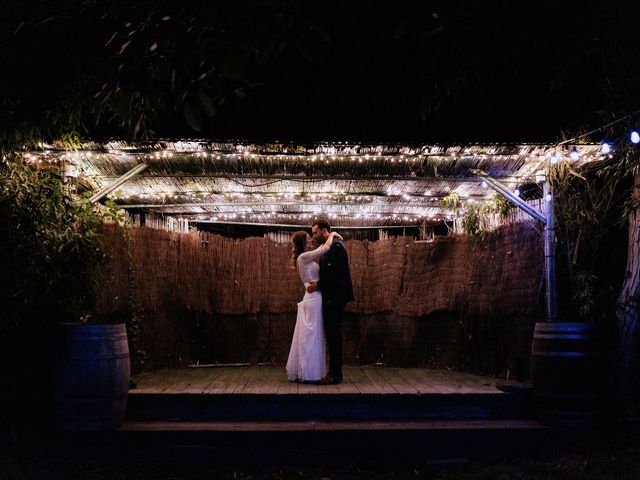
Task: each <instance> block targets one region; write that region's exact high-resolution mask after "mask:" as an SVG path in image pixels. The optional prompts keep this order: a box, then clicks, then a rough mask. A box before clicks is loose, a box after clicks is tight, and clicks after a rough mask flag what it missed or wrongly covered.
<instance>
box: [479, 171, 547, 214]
mask: <svg viewBox="0 0 640 480" xmlns="http://www.w3.org/2000/svg"><path fill="white" fill-rule="evenodd" d="M470 171H471V173H473V174H475V175H478V176H479V177H480V178H482V179H483V180H484V181H485V182H487V185H489V186H490V187H491V188H493V189H494V190H495V191H496V192H498V193H499V194H500V195H502V196H503V197H506V198H507V200H509V201H511V202H513V203H514V204H515V205H516V206H517V207H518V208H520V209H521V210H524V211H525V212H527V213H528V214H529V215H531V216H532V217H533V218H535V219H536V220H539V221H540V222H542V223H543V224H546V223H547V220H546V219H545V217H544V216H543V215H542V214H541V213H540V212H538V211H537V210H536V209H534V208H532V207H531V206H530V205H529V204H528V203H527V202H525V201H524V200H522V199H521V198H520V197H516V196H515V195H514V194H513V193H511V191H510V190H509V188H508V187H505V186H504V185H503V184H501V183H500V182H499V181H498V180H496V179H495V178H491V177H490V176H489V175H487V174H486V173H485V172H484V171H482V170H477V169H471V170H470Z"/></svg>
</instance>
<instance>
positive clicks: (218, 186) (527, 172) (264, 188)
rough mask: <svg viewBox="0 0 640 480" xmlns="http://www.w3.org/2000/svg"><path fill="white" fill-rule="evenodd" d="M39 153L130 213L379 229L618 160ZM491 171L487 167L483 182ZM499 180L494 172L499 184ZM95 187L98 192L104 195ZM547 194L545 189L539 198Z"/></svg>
mask: <svg viewBox="0 0 640 480" xmlns="http://www.w3.org/2000/svg"><path fill="white" fill-rule="evenodd" d="M41 147H42V148H41V149H40V150H37V151H32V152H29V153H28V154H27V155H26V158H27V160H28V161H30V162H36V163H43V164H49V165H52V166H60V169H61V171H62V174H63V178H64V179H65V181H67V180H69V179H71V178H75V182H74V184H75V185H76V187H77V188H78V191H80V192H82V191H85V192H90V193H92V194H94V197H93V198H94V200H96V201H97V200H99V199H100V198H102V197H105V196H108V197H110V198H112V199H113V200H114V201H115V202H116V204H117V205H119V206H120V207H121V208H123V209H125V210H127V211H129V212H139V213H147V214H158V215H163V216H171V217H174V218H176V219H181V220H182V221H184V222H188V223H208V222H212V223H229V224H234V223H238V224H247V225H273V226H278V225H280V226H299V225H305V226H308V225H309V221H310V220H311V219H313V218H316V217H319V216H324V217H327V218H328V219H329V220H330V221H331V222H332V224H334V225H336V226H342V227H349V228H382V227H393V226H416V225H419V224H423V225H424V224H436V223H440V222H442V221H446V220H451V219H453V217H454V216H455V215H456V213H459V212H456V211H454V209H453V208H451V206H450V204H449V205H447V202H443V200H445V199H447V198H449V199H450V198H452V197H455V198H456V200H457V201H458V202H459V204H460V205H462V206H463V208H464V207H468V206H470V205H474V204H475V205H478V206H481V205H483V204H487V203H489V202H491V201H492V198H493V196H494V195H495V194H494V192H493V191H492V190H491V189H490V188H488V187H492V188H494V189H495V190H498V189H497V188H496V187H495V185H493V184H495V183H496V182H498V184H499V185H501V186H502V187H503V190H504V191H508V192H515V195H518V194H519V192H518V189H519V187H521V186H522V185H531V184H534V183H536V182H539V181H540V178H541V176H542V178H544V175H545V172H546V168H547V167H548V166H549V165H552V164H555V163H562V162H566V163H567V164H569V165H570V166H571V167H572V168H574V169H577V170H580V169H583V168H585V167H586V166H587V165H589V164H591V163H592V162H600V161H603V160H606V159H607V158H610V157H611V153H610V152H609V149H608V148H602V145H600V144H594V143H588V144H566V143H564V144H485V145H480V144H474V145H448V146H447V145H415V144H414V145H398V144H349V143H317V144H293V143H278V142H273V143H260V144H257V143H247V142H242V141H237V142H233V141H224V142H217V141H205V140H188V141H173V140H168V141H154V142H123V141H107V142H93V141H88V142H84V143H82V144H81V145H80V147H79V148H78V149H77V150H75V151H68V150H64V149H61V148H56V146H55V145H42V146H41ZM483 174H486V177H487V180H489V182H487V181H485V179H484V177H483ZM492 180H493V181H492ZM96 192H97V193H96ZM539 197H540V195H538V198H539Z"/></svg>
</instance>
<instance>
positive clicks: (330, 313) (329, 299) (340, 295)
mask: <svg viewBox="0 0 640 480" xmlns="http://www.w3.org/2000/svg"><path fill="white" fill-rule="evenodd" d="M318 287H319V288H320V291H321V292H322V315H323V317H324V331H325V336H326V338H327V346H328V347H329V373H328V375H329V376H331V377H333V379H334V380H336V381H342V331H341V326H342V311H343V310H344V307H345V305H346V304H347V302H351V301H352V300H353V285H352V284H351V272H350V271H349V257H348V256H347V250H346V249H345V248H344V245H343V244H342V242H341V241H339V240H336V239H334V240H333V243H332V244H331V248H330V249H329V251H328V252H327V253H326V254H324V255H323V256H322V258H320V280H319V281H318Z"/></svg>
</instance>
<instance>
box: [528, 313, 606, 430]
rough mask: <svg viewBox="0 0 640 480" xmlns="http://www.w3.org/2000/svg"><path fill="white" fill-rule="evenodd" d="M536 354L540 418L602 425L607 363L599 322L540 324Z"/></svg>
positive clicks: (535, 383)
mask: <svg viewBox="0 0 640 480" xmlns="http://www.w3.org/2000/svg"><path fill="white" fill-rule="evenodd" d="M531 356H532V362H531V378H532V383H533V392H534V397H535V404H536V412H537V415H538V418H539V419H540V420H541V421H542V422H543V423H546V424H549V425H557V426H565V427H591V426H596V425H597V424H598V423H599V422H600V420H601V419H602V412H603V410H602V401H603V395H602V392H603V385H604V381H603V380H604V377H603V371H604V370H603V368H604V365H603V363H604V362H603V355H602V353H601V349H600V345H599V341H598V335H597V333H596V330H595V327H594V325H593V324H591V323H586V322H580V323H579V322H541V323H536V327H535V332H534V335H533V344H532V348H531Z"/></svg>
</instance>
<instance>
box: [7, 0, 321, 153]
mask: <svg viewBox="0 0 640 480" xmlns="http://www.w3.org/2000/svg"><path fill="white" fill-rule="evenodd" d="M14 10H15V11H14V12H13V13H14V15H13V16H11V15H7V16H6V17H5V18H2V16H1V15H0V49H1V51H2V52H3V54H4V56H5V57H6V63H5V65H4V67H5V68H6V69H7V71H11V72H12V74H11V75H7V76H4V77H3V78H2V79H0V93H2V95H1V96H0V98H2V101H1V104H0V149H2V150H4V151H11V150H15V149H16V148H18V147H21V146H23V145H25V144H26V145H31V144H37V143H38V142H39V141H40V140H43V139H44V140H52V139H56V138H58V137H60V136H61V135H64V134H73V133H75V134H81V135H85V134H91V135H92V136H96V135H109V136H114V135H116V136H120V137H122V136H126V137H128V138H132V139H148V138H152V137H154V136H156V135H157V134H158V132H160V133H165V134H166V132H167V127H168V126H171V128H172V132H171V135H172V136H176V135H183V134H186V135H193V132H202V131H203V130H204V128H205V127H206V126H207V124H208V122H210V121H211V119H213V118H214V117H215V116H216V115H217V114H218V112H219V110H220V109H223V108H224V107H225V105H226V104H228V103H229V102H230V101H232V100H238V101H240V100H242V99H243V98H244V97H245V96H246V95H247V92H250V91H252V90H253V89H255V88H257V87H259V86H260V85H261V82H260V80H259V77H260V71H261V69H264V68H265V66H266V65H269V64H270V63H273V61H274V60H275V59H277V58H278V57H280V56H281V55H283V54H285V53H288V54H291V52H292V51H294V52H298V55H300V56H305V57H308V56H309V49H308V48H307V47H306V45H307V44H308V43H310V42H314V41H316V40H318V39H320V41H326V32H324V31H323V30H322V29H321V28H319V26H318V25H315V24H314V23H313V22H312V21H310V20H309V19H307V20H304V21H301V20H300V19H299V16H300V5H299V4H298V2H293V1H285V2H279V1H268V0H250V1H248V2H244V4H243V8H239V7H238V5H237V2H234V1H231V0H223V1H219V2H208V3H203V2H196V1H186V2H179V3H175V2H171V3H169V2H164V3H162V2H161V3H156V2H108V3H104V2H96V1H95V0H72V1H69V2H56V1H52V2H44V1H41V0H25V2H24V3H23V4H22V5H20V6H16V7H14Z"/></svg>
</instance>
